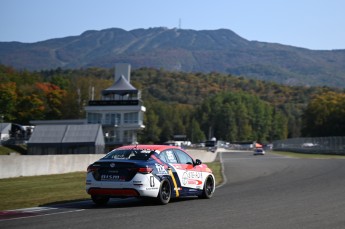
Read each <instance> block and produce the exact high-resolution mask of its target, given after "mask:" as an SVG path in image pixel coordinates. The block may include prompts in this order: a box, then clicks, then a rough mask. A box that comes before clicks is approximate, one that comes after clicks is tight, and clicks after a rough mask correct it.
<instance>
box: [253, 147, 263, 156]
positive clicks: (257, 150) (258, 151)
mask: <svg viewBox="0 0 345 229" xmlns="http://www.w3.org/2000/svg"><path fill="white" fill-rule="evenodd" d="M254 155H265V150H264V149H262V148H257V149H255V150H254Z"/></svg>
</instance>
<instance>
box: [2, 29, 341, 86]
mask: <svg viewBox="0 0 345 229" xmlns="http://www.w3.org/2000/svg"><path fill="white" fill-rule="evenodd" d="M119 62H127V63H130V64H131V65H132V67H133V68H141V67H154V68H158V69H159V68H163V69H165V70H168V71H185V72H219V73H227V74H232V75H237V76H243V77H248V78H255V79H262V80H267V81H274V82H278V83H283V84H288V85H310V86H316V85H317V86H324V85H325V86H331V87H340V88H345V50H321V51H319V50H309V49H304V48H298V47H293V46H287V45H281V44H276V43H267V42H258V41H248V40H246V39H244V38H242V37H240V36H238V35H237V34H236V33H234V32H232V31H231V30H227V29H219V30H200V31H195V30H185V29H167V28H162V27H159V28H150V29H135V30H131V31H126V30H123V29H118V28H111V29H105V30H100V31H95V30H92V31H86V32H84V33H82V34H81V35H79V36H70V37H65V38H56V39H50V40H46V41H41V42H36V43H20V42H0V63H1V64H4V65H9V66H12V67H14V68H17V69H27V70H47V69H55V68H86V67H107V68H109V67H114V65H115V63H119Z"/></svg>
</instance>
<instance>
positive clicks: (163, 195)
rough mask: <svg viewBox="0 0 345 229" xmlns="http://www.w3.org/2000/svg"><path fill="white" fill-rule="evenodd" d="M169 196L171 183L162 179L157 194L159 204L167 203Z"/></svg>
mask: <svg viewBox="0 0 345 229" xmlns="http://www.w3.org/2000/svg"><path fill="white" fill-rule="evenodd" d="M170 198H171V185H170V182H169V181H168V180H163V181H162V182H161V185H160V187H159V192H158V196H157V201H158V203H160V204H167V203H169V201H170Z"/></svg>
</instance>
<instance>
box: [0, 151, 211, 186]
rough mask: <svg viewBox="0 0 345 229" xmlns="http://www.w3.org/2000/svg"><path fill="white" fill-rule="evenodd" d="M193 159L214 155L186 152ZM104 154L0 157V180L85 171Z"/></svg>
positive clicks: (201, 152)
mask: <svg viewBox="0 0 345 229" xmlns="http://www.w3.org/2000/svg"><path fill="white" fill-rule="evenodd" d="M186 151H187V152H188V153H189V154H190V155H191V156H192V157H193V158H194V159H200V160H201V161H202V162H205V163H207V162H212V161H214V159H215V158H216V155H217V154H216V153H212V152H209V151H206V150H186ZM103 156H104V154H72V155H17V154H13V155H1V156H0V179H3V178H11V177H21V176H39V175H49V174H61V173H70V172H78V171H85V172H86V169H87V166H88V165H90V164H91V163H93V162H95V161H97V160H98V159H100V158H101V157H103Z"/></svg>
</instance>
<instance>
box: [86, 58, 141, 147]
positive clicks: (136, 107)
mask: <svg viewBox="0 0 345 229" xmlns="http://www.w3.org/2000/svg"><path fill="white" fill-rule="evenodd" d="M130 71H131V67H130V65H129V64H116V65H115V80H114V84H113V85H112V86H111V87H109V88H107V89H104V90H103V91H102V98H101V100H90V101H89V104H88V106H85V111H86V120H87V123H88V124H95V123H98V124H102V128H103V132H104V136H105V144H106V146H108V147H109V148H111V147H113V146H117V145H124V144H131V143H136V142H137V133H138V131H140V130H142V129H143V128H145V126H144V125H143V119H144V112H145V111H146V108H145V107H144V106H143V105H142V101H141V93H140V91H138V90H137V89H136V88H135V87H133V86H132V85H131V84H130Z"/></svg>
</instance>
